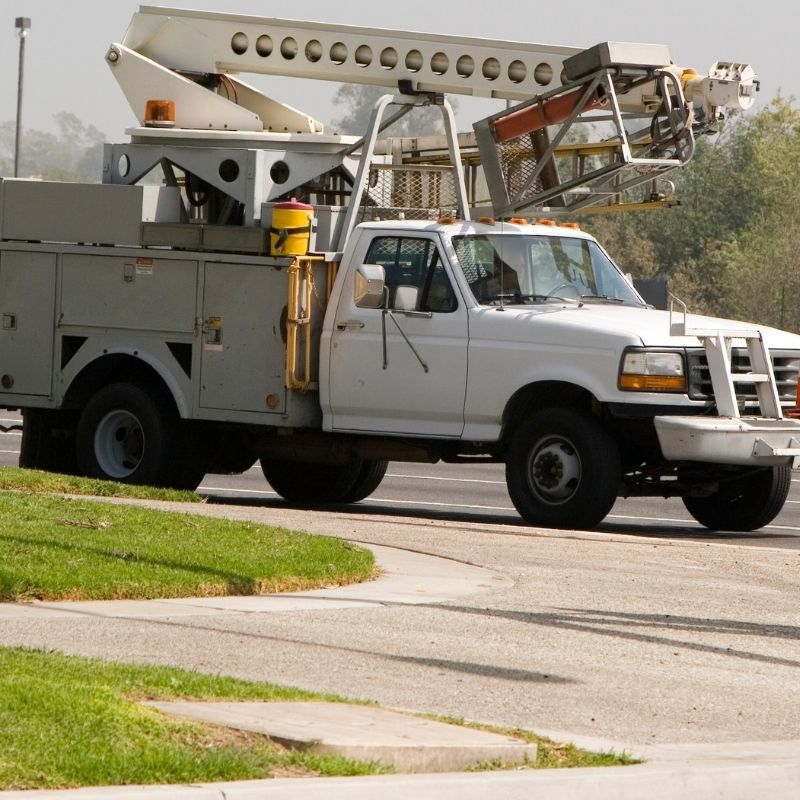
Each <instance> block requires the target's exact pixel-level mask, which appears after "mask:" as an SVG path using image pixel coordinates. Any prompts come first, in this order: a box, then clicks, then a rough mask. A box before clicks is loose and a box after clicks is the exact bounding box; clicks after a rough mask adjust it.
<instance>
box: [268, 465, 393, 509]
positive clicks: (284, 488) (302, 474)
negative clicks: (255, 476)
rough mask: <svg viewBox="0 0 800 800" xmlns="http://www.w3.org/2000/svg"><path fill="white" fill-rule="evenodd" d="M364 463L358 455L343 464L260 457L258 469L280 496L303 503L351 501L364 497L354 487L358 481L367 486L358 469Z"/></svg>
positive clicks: (361, 468)
mask: <svg viewBox="0 0 800 800" xmlns="http://www.w3.org/2000/svg"><path fill="white" fill-rule="evenodd" d="M378 463H380V462H378ZM364 464H365V462H364V461H363V460H362V459H360V458H354V459H353V460H352V461H349V462H348V463H347V464H309V463H307V462H305V461H283V460H280V459H271V458H262V459H261V471H262V472H263V473H264V477H265V478H266V479H267V482H268V483H269V485H270V486H271V487H272V488H273V489H274V490H275V491H276V492H277V493H278V494H279V495H280V496H281V497H282V498H283V499H284V500H288V501H289V502H290V503H301V504H304V505H326V504H333V503H352V502H355V499H359V500H361V499H362V498H363V497H366V495H362V496H359V492H358V491H354V490H355V489H356V488H357V484H359V482H362V483H364V487H363V488H367V483H368V482H367V480H366V477H365V476H364V475H363V472H362V470H363V467H364ZM381 477H383V476H382V475H381ZM378 482H380V481H378ZM376 485H377V484H376ZM370 491H371V490H370ZM368 493H369V492H368ZM348 498H354V499H348Z"/></svg>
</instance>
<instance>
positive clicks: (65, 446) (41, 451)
mask: <svg viewBox="0 0 800 800" xmlns="http://www.w3.org/2000/svg"><path fill="white" fill-rule="evenodd" d="M76 421H77V415H76V414H75V413H73V412H71V411H52V410H50V409H44V408H26V409H24V410H23V412H22V441H21V443H20V450H19V465H20V467H23V468H25V469H41V470H46V471H47V472H62V473H65V474H67V475H74V474H76V473H77V472H78V462H77V458H76V456H75V425H76Z"/></svg>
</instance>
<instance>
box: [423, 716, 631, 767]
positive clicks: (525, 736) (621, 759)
mask: <svg viewBox="0 0 800 800" xmlns="http://www.w3.org/2000/svg"><path fill="white" fill-rule="evenodd" d="M425 716H426V717H429V718H430V719H435V720H437V721H438V722H446V723H448V724H450V725H463V726H464V727H466V728H474V729H475V730H478V731H487V732H488V733H496V734H498V735H500V736H510V737H512V738H514V739H522V740H523V741H525V742H528V743H529V744H535V745H536V746H537V749H536V762H535V763H528V765H527V766H528V767H530V768H532V769H573V768H577V767H624V766H629V765H630V764H640V763H641V761H640V760H639V759H636V758H633V757H632V756H630V755H628V754H627V753H625V752H623V753H615V752H613V751H608V752H602V753H597V752H594V751H592V750H584V749H583V748H580V747H576V746H575V745H574V744H572V743H570V742H555V741H553V740H552V739H548V738H547V737H546V736H540V735H539V734H538V733H533V732H532V731H527V730H524V729H523V728H504V727H500V726H497V725H484V724H483V723H480V722H469V721H467V720H465V719H463V718H462V717H448V716H441V715H438V714H426V715H425ZM504 769H519V765H517V764H506V763H504V762H502V761H491V762H483V763H481V764H476V765H475V766H474V767H473V768H472V769H470V770H467V771H468V772H471V771H475V772H486V771H490V770H504Z"/></svg>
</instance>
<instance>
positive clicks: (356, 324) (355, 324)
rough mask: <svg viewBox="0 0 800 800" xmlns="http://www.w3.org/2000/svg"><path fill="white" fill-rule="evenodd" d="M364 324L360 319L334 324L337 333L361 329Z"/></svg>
mask: <svg viewBox="0 0 800 800" xmlns="http://www.w3.org/2000/svg"><path fill="white" fill-rule="evenodd" d="M363 327H364V323H363V322H362V321H361V320H360V319H348V320H345V321H344V322H338V323H337V324H336V330H337V331H346V330H349V329H350V328H363Z"/></svg>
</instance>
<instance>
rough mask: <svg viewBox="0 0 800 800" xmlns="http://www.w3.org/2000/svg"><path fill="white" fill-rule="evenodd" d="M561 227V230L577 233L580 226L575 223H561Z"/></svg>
mask: <svg viewBox="0 0 800 800" xmlns="http://www.w3.org/2000/svg"><path fill="white" fill-rule="evenodd" d="M561 227H562V228H569V229H570V230H573V231H579V230H580V229H581V226H580V225H578V223H577V222H562V223H561Z"/></svg>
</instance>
